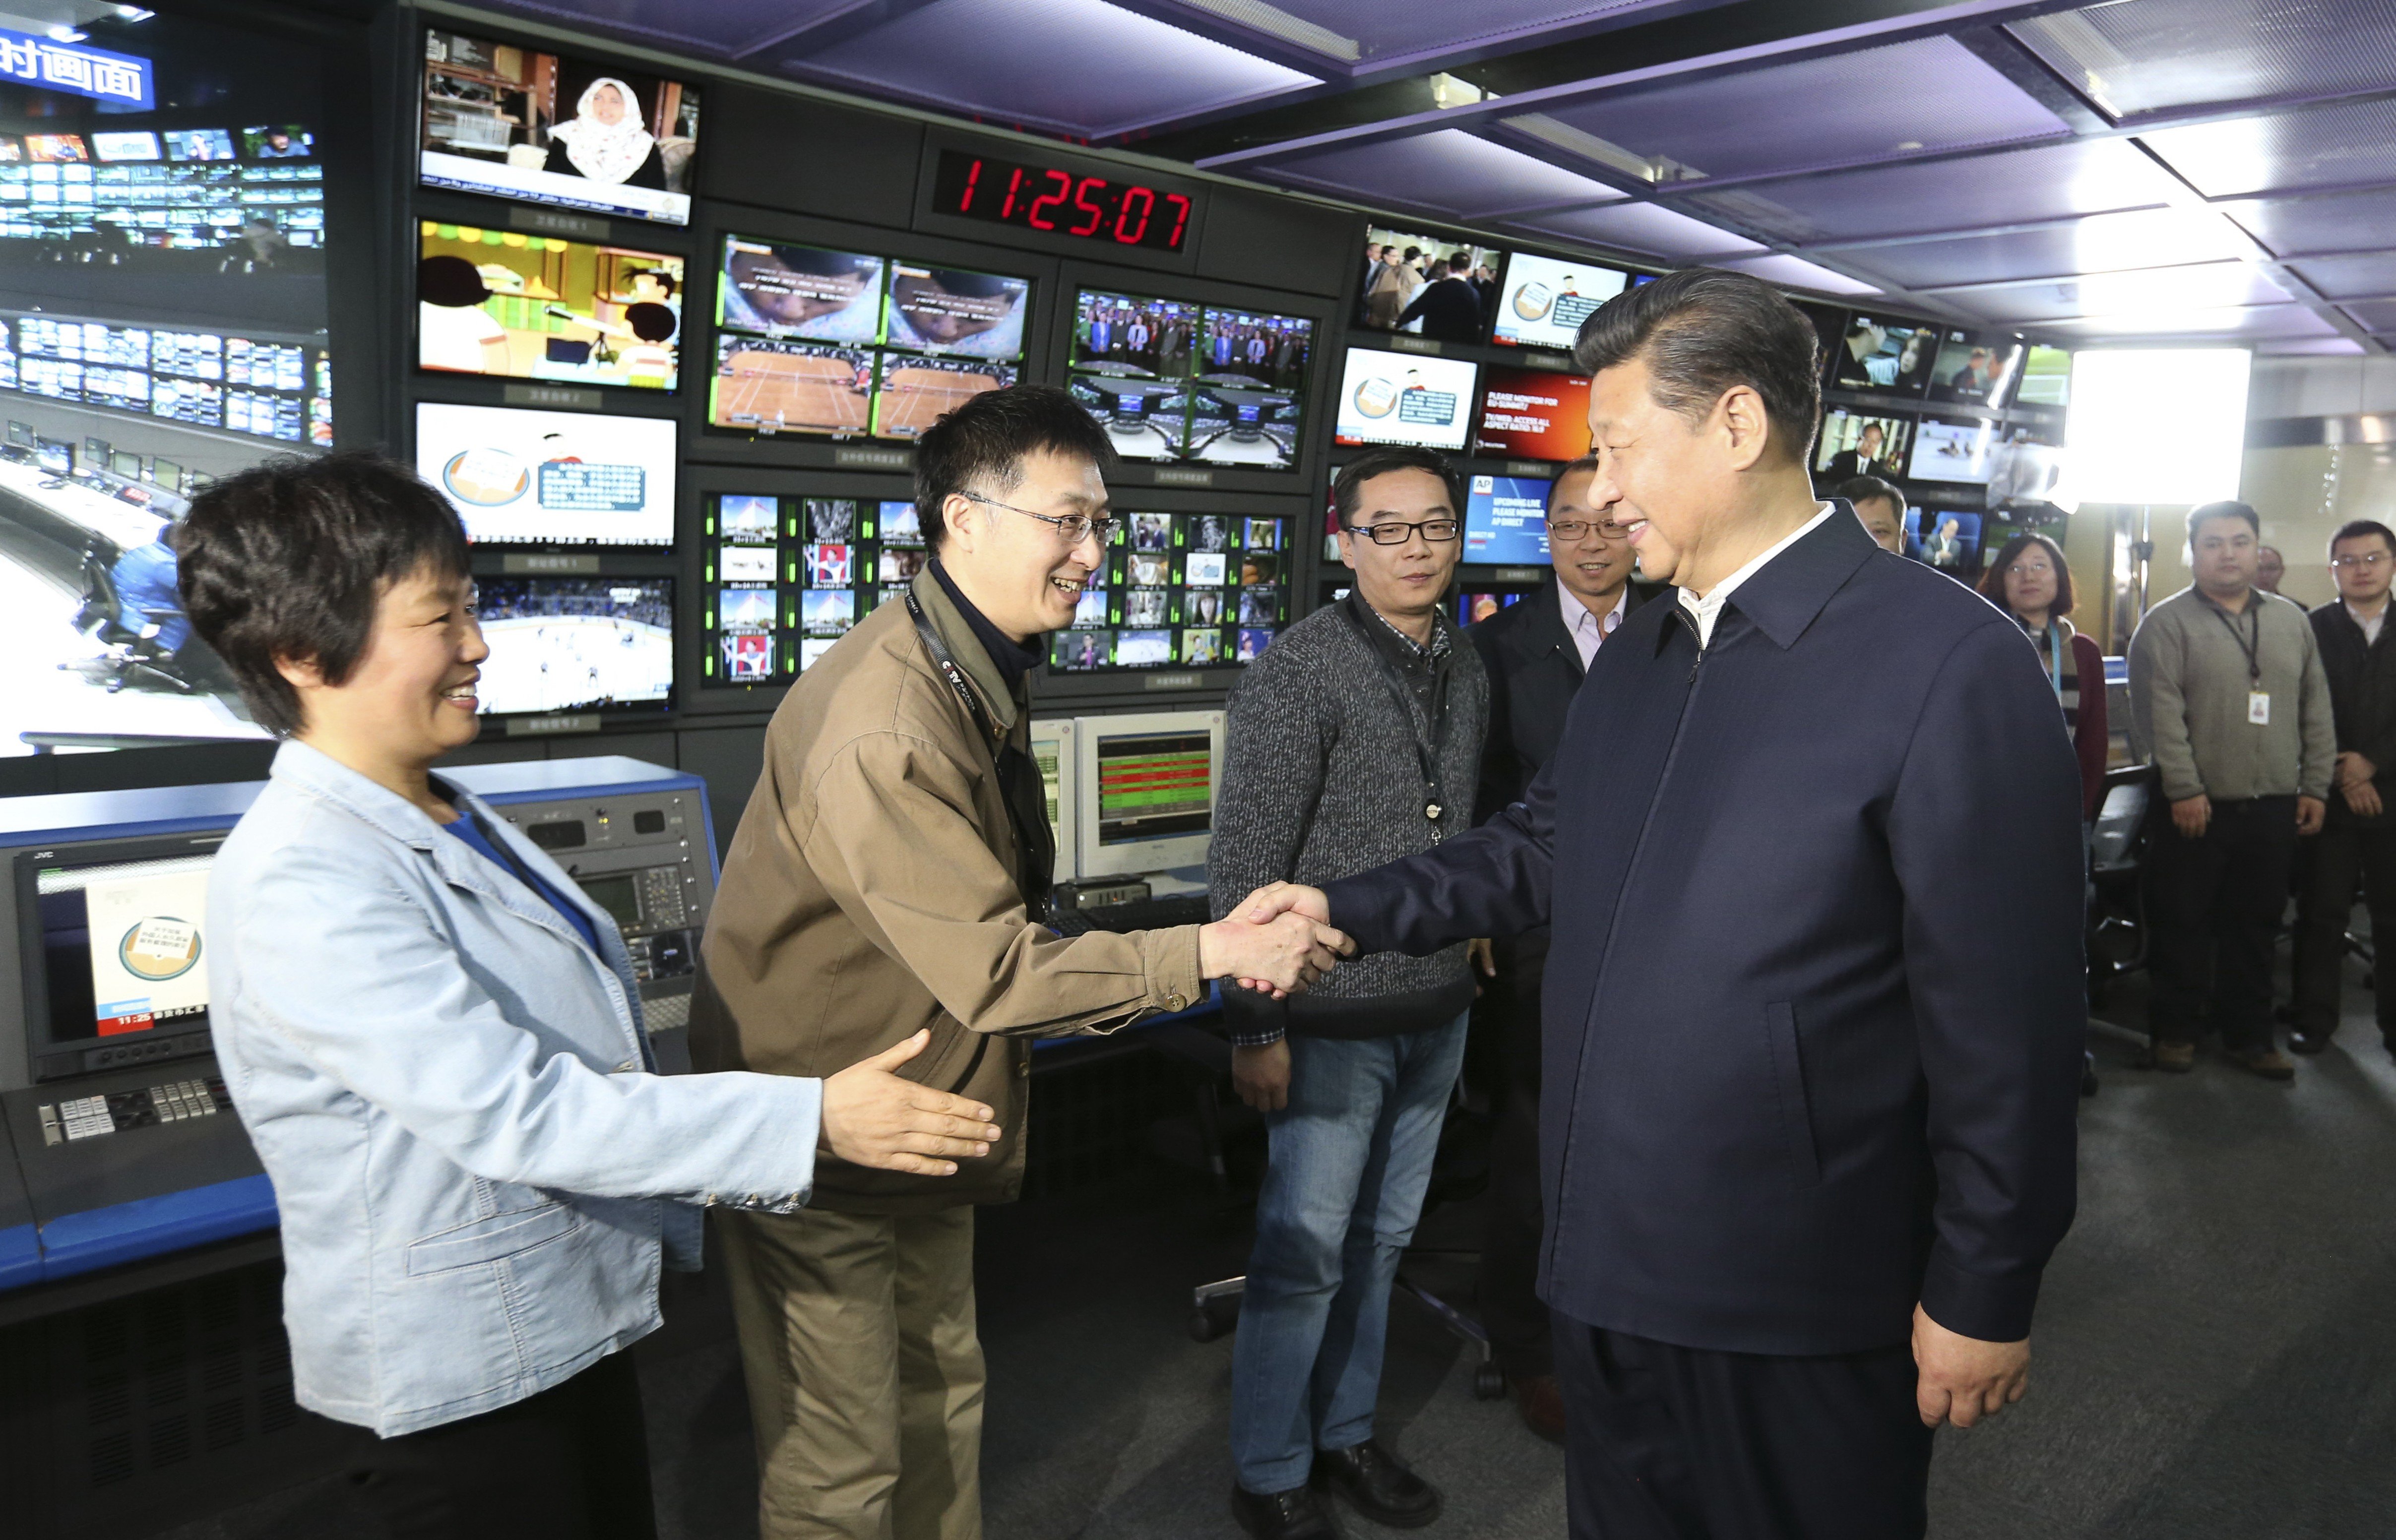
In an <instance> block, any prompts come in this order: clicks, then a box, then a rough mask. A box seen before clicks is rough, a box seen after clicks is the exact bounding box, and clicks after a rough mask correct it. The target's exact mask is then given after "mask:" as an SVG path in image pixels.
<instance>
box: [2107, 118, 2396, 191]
mask: <svg viewBox="0 0 2396 1540" xmlns="http://www.w3.org/2000/svg"><path fill="white" fill-rule="evenodd" d="M2139 138H2141V139H2144V140H2145V141H2146V143H2147V147H2148V148H2149V149H2150V150H2152V151H2153V152H2154V153H2156V154H2158V155H2161V156H2162V157H2163V159H2164V160H2165V161H2166V162H2168V163H2169V164H2170V166H2171V167H2172V169H2173V170H2175V171H2177V172H2178V173H2179V174H2180V175H2181V176H2183V177H2185V178H2187V179H2188V181H2189V185H2190V186H2191V187H2194V188H2195V189H2196V190H2197V191H2198V192H2203V194H2204V195H2205V196H2206V197H2208V198H2227V197H2232V196H2235V195H2237V194H2239V193H2242V192H2289V191H2293V190H2295V189H2296V188H2303V187H2341V186H2350V185H2354V184H2357V183H2362V182H2386V181H2396V101H2353V102H2347V103H2344V104H2343V105H2339V106H2333V107H2309V108H2306V109H2304V110H2302V111H2300V112H2294V113H2270V114H2268V115H2265V116H2261V117H2251V118H2234V119H2232V120H2230V122H2228V123H2200V124H2196V125H2193V126H2190V127H2186V128H2166V129H2163V130H2162V131H2160V132H2157V133H2152V134H2142V135H2140V136H2139Z"/></svg>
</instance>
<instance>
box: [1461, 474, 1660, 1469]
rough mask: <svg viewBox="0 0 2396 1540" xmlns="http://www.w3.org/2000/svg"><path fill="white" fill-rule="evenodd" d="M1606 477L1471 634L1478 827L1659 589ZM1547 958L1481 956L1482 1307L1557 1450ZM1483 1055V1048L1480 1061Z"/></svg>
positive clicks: (1571, 493)
mask: <svg viewBox="0 0 2396 1540" xmlns="http://www.w3.org/2000/svg"><path fill="white" fill-rule="evenodd" d="M1596 480H1597V458H1596V457H1595V456H1584V457H1583V458H1579V459H1577V460H1575V461H1573V462H1572V463H1571V464H1570V465H1567V466H1565V467H1564V469H1563V470H1562V471H1559V472H1557V475H1556V479H1555V480H1554V481H1553V482H1552V483H1551V484H1550V485H1549V488H1548V559H1549V560H1550V561H1551V563H1553V564H1554V565H1555V569H1556V580H1555V581H1554V582H1553V583H1543V584H1541V585H1540V586H1539V588H1538V590H1537V591H1535V592H1533V593H1532V594H1531V595H1530V596H1529V597H1527V598H1525V599H1524V601H1523V602H1522V603H1521V604H1511V605H1509V606H1508V607H1506V608H1504V609H1501V610H1499V611H1498V613H1497V614H1496V615H1494V616H1492V617H1490V618H1489V619H1487V620H1484V621H1483V622H1481V623H1480V624H1479V625H1476V626H1474V627H1473V628H1472V629H1471V630H1470V631H1466V632H1465V633H1464V634H1465V635H1466V637H1467V638H1468V639H1470V640H1471V643H1472V645H1473V648H1474V650H1475V651H1477V652H1479V653H1480V654H1481V666H1482V667H1483V669H1484V670H1487V672H1488V675H1489V738H1488V742H1487V744H1486V746H1485V747H1484V749H1483V750H1482V751H1481V789H1480V792H1479V794H1478V795H1477V796H1476V797H1475V798H1474V800H1473V809H1472V821H1473V823H1474V825H1475V826H1476V827H1477V826H1479V825H1481V824H1484V823H1486V822H1488V821H1489V820H1490V819H1491V818H1493V817H1495V816H1498V814H1500V813H1502V812H1504V811H1505V810H1506V809H1507V808H1508V807H1509V806H1511V804H1513V803H1518V802H1520V801H1522V800H1523V794H1524V792H1525V791H1526V790H1529V788H1530V785H1531V782H1532V781H1533V780H1534V779H1535V778H1537V776H1538V773H1539V768H1540V766H1542V765H1544V764H1546V763H1547V762H1548V761H1549V759H1550V758H1551V757H1552V756H1553V755H1554V753H1555V751H1556V745H1557V743H1558V742H1560V741H1561V740H1562V739H1563V737H1564V718H1565V717H1566V715H1568V714H1569V713H1570V712H1571V710H1572V704H1573V697H1575V696H1577V695H1578V694H1579V693H1580V685H1581V680H1582V679H1583V678H1584V677H1586V676H1587V674H1588V672H1589V666H1590V663H1591V660H1592V659H1594V658H1595V657H1597V652H1598V648H1599V647H1601V646H1603V645H1604V643H1605V639H1606V638H1607V637H1609V636H1612V635H1613V634H1614V631H1615V628H1616V627H1617V626H1619V625H1621V624H1622V622H1623V620H1624V618H1625V617H1628V616H1629V615H1630V614H1631V611H1633V610H1635V609H1637V608H1638V607H1639V606H1640V605H1641V604H1644V603H1646V602H1647V601H1648V600H1649V599H1650V598H1653V597H1654V596H1655V594H1656V592H1657V589H1656V588H1655V586H1654V585H1652V584H1647V583H1639V582H1633V581H1632V580H1631V568H1632V565H1633V563H1632V559H1631V542H1630V541H1629V540H1626V539H1624V538H1623V536H1622V531H1621V530H1620V529H1618V528H1617V527H1616V526H1615V525H1613V524H1609V523H1607V522H1606V519H1605V516H1604V512H1603V511H1601V510H1599V509H1598V508H1597V507H1596V506H1595V504H1594V503H1593V501H1592V500H1591V496H1590V488H1591V486H1592V485H1595V483H1596ZM1547 962H1548V932H1547V930H1546V929H1545V928H1541V929H1539V930H1536V931H1532V932H1530V933H1528V934H1526V935H1524V936H1506V937H1501V938H1499V939H1498V940H1496V941H1493V942H1491V943H1490V944H1489V945H1488V947H1487V949H1485V950H1483V951H1482V965H1483V968H1484V972H1486V973H1487V974H1488V975H1489V976H1490V983H1489V986H1488V988H1487V989H1486V990H1485V991H1484V994H1483V996H1482V1000H1481V1004H1480V1007H1479V1009H1478V1012H1477V1014H1476V1017H1475V1019H1476V1023H1477V1028H1476V1029H1477V1030H1478V1031H1480V1032H1482V1033H1484V1034H1486V1033H1491V1032H1494V1033H1495V1034H1496V1037H1497V1043H1496V1049H1497V1052H1496V1054H1495V1055H1494V1056H1495V1058H1496V1059H1497V1068H1496V1071H1495V1074H1494V1076H1493V1077H1492V1078H1494V1079H1495V1081H1496V1082H1497V1084H1496V1097H1497V1102H1498V1108H1497V1112H1498V1120H1497V1127H1496V1129H1495V1130H1494V1131H1493V1132H1492V1134H1491V1135H1490V1143H1489V1221H1488V1229H1487V1232H1486V1234H1485V1236H1484V1240H1483V1241H1482V1245H1481V1284H1480V1289H1479V1291H1478V1303H1479V1305H1480V1308H1481V1321H1482V1324H1483V1325H1484V1327H1486V1328H1487V1329H1488V1332H1489V1344H1490V1347H1491V1348H1492V1350H1493V1351H1494V1352H1495V1354H1496V1355H1497V1362H1498V1368H1499V1369H1500V1370H1502V1371H1503V1372H1504V1373H1505V1375H1506V1383H1507V1386H1508V1387H1509V1388H1511V1390H1512V1391H1513V1392H1514V1402H1515V1405H1516V1406H1517V1407H1518V1408H1520V1410H1521V1412H1522V1414H1523V1421H1524V1423H1525V1424H1527V1425H1528V1426H1529V1427H1530V1429H1531V1431H1532V1432H1534V1433H1537V1434H1538V1435H1539V1436H1540V1437H1541V1438H1543V1439H1548V1440H1555V1441H1558V1442H1561V1441H1562V1440H1563V1439H1564V1392H1563V1391H1562V1389H1560V1388H1559V1387H1558V1386H1557V1383H1556V1361H1555V1347H1554V1344H1553V1340H1552V1337H1551V1330H1550V1326H1549V1321H1548V1308H1547V1306H1546V1305H1545V1304H1543V1303H1541V1301H1540V1299H1539V1294H1538V1288H1537V1284H1538V1272H1539V1225H1540V1207H1541V1205H1540V1201H1539V980H1540V976H1541V974H1542V972H1543V971H1544V970H1545V969H1546V967H1547ZM1484 1041H1485V1039H1484ZM1483 1052H1484V1050H1483V1049H1482V1048H1481V1047H1480V1046H1478V1045H1476V1049H1475V1055H1474V1056H1475V1060H1476V1063H1477V1061H1478V1059H1479V1057H1480V1056H1481V1054H1482V1053H1483ZM1469 1078H1470V1077H1469V1076H1468V1079H1469Z"/></svg>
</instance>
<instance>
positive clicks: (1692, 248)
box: [1512, 203, 1764, 261]
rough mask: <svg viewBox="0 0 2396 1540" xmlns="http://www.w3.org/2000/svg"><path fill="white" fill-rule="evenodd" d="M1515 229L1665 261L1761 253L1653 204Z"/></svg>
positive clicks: (1545, 218)
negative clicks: (1753, 252) (1640, 253)
mask: <svg viewBox="0 0 2396 1540" xmlns="http://www.w3.org/2000/svg"><path fill="white" fill-rule="evenodd" d="M1512 222H1513V223H1516V224H1519V225H1521V226H1522V227H1523V228H1524V229H1525V230H1536V231H1538V232H1542V233H1545V234H1550V235H1560V236H1562V237H1564V239H1565V240H1568V241H1594V242H1596V243H1598V244H1599V245H1600V246H1620V247H1622V248H1623V249H1624V250H1626V251H1638V252H1644V253H1646V254H1648V255H1650V256H1654V257H1660V258H1662V259H1665V260H1667V261H1680V260H1684V259H1688V258H1691V257H1707V256H1713V255H1717V254H1720V253H1723V252H1734V251H1762V250H1763V249H1764V247H1763V246H1762V245H1761V244H1759V243H1757V242H1754V241H1750V240H1746V239H1744V238H1742V237H1740V236H1737V235H1734V234H1732V233H1731V232H1728V231H1726V230H1717V229H1715V228H1714V227H1713V226H1712V225H1710V224H1708V223H1706V222H1705V221H1704V220H1702V219H1690V218H1689V217H1688V216H1687V215H1685V214H1676V213H1674V212H1673V211H1672V210H1671V209H1669V208H1658V207H1657V206H1655V205H1654V204H1644V203H1642V204H1630V203H1624V204H1613V205H1609V206H1606V207H1604V208H1576V209H1573V210H1571V211H1570V212H1568V213H1563V214H1541V215H1539V216H1537V218H1536V219H1517V220H1514V221H1512Z"/></svg>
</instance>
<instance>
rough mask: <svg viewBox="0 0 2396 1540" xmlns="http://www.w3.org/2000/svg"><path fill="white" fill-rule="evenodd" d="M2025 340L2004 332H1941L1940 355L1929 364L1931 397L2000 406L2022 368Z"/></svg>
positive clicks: (1952, 329) (1936, 399) (1978, 404)
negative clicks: (2023, 341)
mask: <svg viewBox="0 0 2396 1540" xmlns="http://www.w3.org/2000/svg"><path fill="white" fill-rule="evenodd" d="M2022 352H2023V349H2022V340H2021V339H2020V338H2018V337H2015V336H2012V335H2011V334H2009V333H2002V332H1978V331H1963V330H1958V329H1956V328H1953V327H1950V328H1948V329H1947V330H1945V331H1942V332H1941V333H1939V339H1938V359H1937V363H1935V364H1933V365H1931V366H1930V399H1931V400H1933V401H1953V402H1960V403H1962V404H1963V405H1966V406H1999V405H2003V404H2004V399H2005V396H2006V395H2007V393H2008V392H2011V391H2012V390H2013V384H2014V376H2015V375H2016V374H2017V373H2018V372H2019V371H2020V369H2021V363H2022Z"/></svg>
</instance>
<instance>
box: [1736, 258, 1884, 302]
mask: <svg viewBox="0 0 2396 1540" xmlns="http://www.w3.org/2000/svg"><path fill="white" fill-rule="evenodd" d="M1714 265H1715V266H1716V267H1725V268H1728V269H1730V270H1731V271H1732V272H1751V273H1753V274H1754V275H1755V276H1757V277H1758V278H1761V279H1763V280H1764V282H1766V283H1769V284H1785V285H1788V286H1789V287H1790V288H1801V289H1812V290H1813V291H1814V292H1815V293H1817V294H1847V295H1855V294H1878V293H1879V292H1880V285H1876V284H1867V283H1864V282H1862V281H1861V280H1859V279H1855V278H1850V277H1848V276H1847V275H1846V274H1845V273H1844V272H1831V271H1830V269H1829V268H1826V267H1820V266H1817V264H1815V263H1812V262H1809V261H1806V260H1805V259H1804V258H1802V257H1743V258H1740V259H1737V261H1728V262H1716V263H1715V264H1714Z"/></svg>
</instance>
